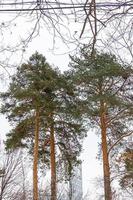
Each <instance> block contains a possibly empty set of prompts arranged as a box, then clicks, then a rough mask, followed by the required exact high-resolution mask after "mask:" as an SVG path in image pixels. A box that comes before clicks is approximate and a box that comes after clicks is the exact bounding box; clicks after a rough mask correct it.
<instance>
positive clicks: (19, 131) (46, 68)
mask: <svg viewBox="0 0 133 200" xmlns="http://www.w3.org/2000/svg"><path fill="white" fill-rule="evenodd" d="M1 98H2V99H3V101H4V103H3V106H2V109H1V112H2V113H6V114H7V117H8V119H9V121H10V122H11V123H12V125H13V127H14V128H13V129H12V130H11V132H10V133H9V134H8V135H7V141H6V147H7V148H20V147H27V148H28V149H29V152H31V153H32V154H33V155H34V159H33V160H34V161H33V163H34V164H33V183H34V186H33V188H34V197H33V198H34V200H37V199H38V185H37V182H38V180H37V172H38V161H40V163H42V162H45V165H47V166H49V165H50V167H51V200H56V196H57V195H56V182H57V181H56V171H57V166H56V163H57V161H58V162H59V160H60V159H62V163H65V164H64V165H66V166H68V169H69V170H68V171H67V175H68V174H70V173H71V170H72V166H73V164H76V163H78V160H77V156H78V155H79V153H80V151H81V143H82V138H83V137H84V129H83V128H82V118H81V115H79V111H78V107H77V105H76V104H77V102H76V101H75V98H76V96H75V95H74V93H73V91H72V86H70V83H68V79H67V78H66V76H65V75H61V74H60V73H59V71H58V70H53V69H52V68H51V67H50V65H49V64H48V63H47V62H46V59H45V57H43V56H42V55H40V54H38V53H35V54H34V55H32V56H31V57H30V59H29V62H28V63H26V64H22V66H20V67H19V68H18V70H17V74H16V75H15V76H14V77H13V79H12V82H11V84H10V87H9V90H8V92H6V93H3V94H1ZM33 133H34V134H33ZM56 146H58V150H59V151H58V152H59V153H58V152H57V147H56ZM57 154H58V158H59V159H58V160H57V161H56V157H57V156H56V155H57Z"/></svg>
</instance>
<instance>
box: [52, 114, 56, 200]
mask: <svg viewBox="0 0 133 200" xmlns="http://www.w3.org/2000/svg"><path fill="white" fill-rule="evenodd" d="M51 118H52V117H51ZM50 163H51V200H56V199H57V194H56V161H55V137H54V124H53V119H52V123H51V125H50Z"/></svg>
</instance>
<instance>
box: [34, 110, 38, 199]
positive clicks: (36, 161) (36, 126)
mask: <svg viewBox="0 0 133 200" xmlns="http://www.w3.org/2000/svg"><path fill="white" fill-rule="evenodd" d="M38 139H39V111H38V110H36V114H35V142H34V158H33V200H38Z"/></svg>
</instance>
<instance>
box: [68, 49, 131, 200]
mask: <svg viewBox="0 0 133 200" xmlns="http://www.w3.org/2000/svg"><path fill="white" fill-rule="evenodd" d="M70 67H71V73H72V74H73V80H74V82H75V85H77V94H78V95H80V97H81V99H82V101H83V102H84V104H83V111H84V113H85V117H88V119H89V122H90V125H91V126H93V127H98V128H99V130H100V132H101V148H102V158H103V173H104V191H105V200H111V199H112V191H111V177H110V164H109V154H108V150H109V149H108V147H109V140H108V136H109V134H111V133H112V130H111V127H112V125H113V123H116V122H117V120H118V119H119V120H120V119H122V118H123V119H124V118H125V117H126V116H127V115H128V114H129V112H131V106H132V100H131V92H130V91H131V90H130V84H131V74H132V70H131V67H130V66H126V65H122V64H120V63H119V62H118V61H117V60H116V58H115V56H114V55H110V54H106V53H99V52H97V51H95V56H93V57H92V56H91V54H90V52H89V50H88V48H87V47H84V48H82V49H81V50H80V54H79V56H75V57H74V56H73V57H72V56H71V63H70ZM125 90H126V92H125ZM112 135H113V133H112Z"/></svg>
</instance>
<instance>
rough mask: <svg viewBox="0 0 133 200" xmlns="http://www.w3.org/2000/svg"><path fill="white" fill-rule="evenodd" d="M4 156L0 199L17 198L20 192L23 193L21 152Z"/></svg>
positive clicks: (0, 179) (0, 180)
mask: <svg viewBox="0 0 133 200" xmlns="http://www.w3.org/2000/svg"><path fill="white" fill-rule="evenodd" d="M4 157H5V158H4V161H3V165H2V167H1V170H2V174H1V177H0V200H4V199H9V200H10V199H11V200H13V199H16V196H17V195H18V194H20V193H22V187H21V183H22V182H23V181H22V168H21V157H20V153H17V152H14V153H13V152H11V153H8V154H6V155H4ZM23 195H24V193H23ZM23 199H24V198H23Z"/></svg>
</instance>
